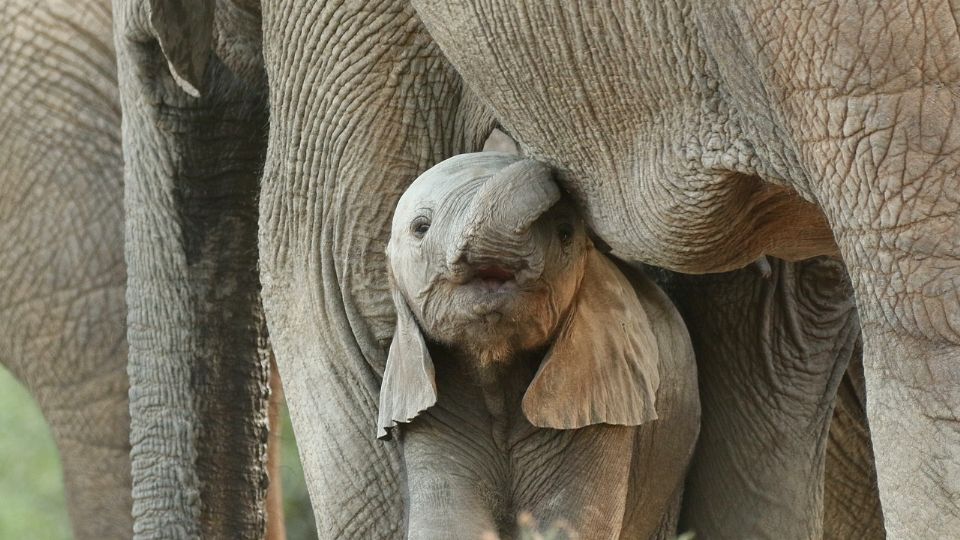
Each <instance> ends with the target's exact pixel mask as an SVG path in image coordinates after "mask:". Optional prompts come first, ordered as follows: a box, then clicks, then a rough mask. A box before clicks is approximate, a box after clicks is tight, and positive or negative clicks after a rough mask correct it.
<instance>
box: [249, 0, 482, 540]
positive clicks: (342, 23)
mask: <svg viewBox="0 0 960 540" xmlns="http://www.w3.org/2000/svg"><path fill="white" fill-rule="evenodd" d="M263 29H264V43H265V47H264V53H265V55H264V61H265V63H266V70H267V74H268V80H269V84H270V92H269V95H270V125H271V131H270V140H269V149H268V152H267V161H266V165H265V168H264V173H263V179H262V188H261V197H260V253H261V261H260V262H261V267H260V268H261V277H262V283H263V297H264V306H265V308H266V313H267V320H268V325H269V328H270V339H271V343H272V345H273V348H274V352H275V354H276V358H277V365H278V366H279V368H280V373H281V376H282V379H283V382H284V392H285V394H286V398H287V404H288V407H289V409H290V415H291V420H292V422H293V425H294V427H295V430H296V433H297V440H298V441H299V442H300V448H301V456H302V458H303V466H304V473H305V476H306V479H307V483H308V487H309V490H310V495H311V501H312V503H313V506H314V512H315V515H316V517H317V521H318V523H317V526H318V530H319V534H320V536H321V537H322V538H395V537H401V536H402V535H403V505H402V491H403V490H402V484H401V482H400V469H401V460H400V455H399V451H398V448H397V445H396V443H384V442H380V441H377V440H376V438H375V434H376V419H377V403H378V397H377V396H378V390H379V387H380V377H381V376H382V373H383V367H384V364H385V360H386V348H385V347H386V345H387V344H389V342H390V338H391V337H392V333H393V328H394V322H395V315H394V312H393V307H392V302H391V299H390V294H389V287H388V278H387V274H386V268H387V265H386V261H385V256H384V251H385V248H386V239H387V237H388V235H389V230H390V219H391V216H392V214H393V210H394V208H395V206H396V203H397V200H398V199H399V197H400V195H401V194H402V193H403V191H404V190H405V189H406V187H407V186H408V185H409V184H410V183H411V182H412V181H413V179H414V178H416V177H417V175H418V174H420V173H421V172H423V171H424V170H426V169H427V168H428V167H430V166H431V165H433V164H434V163H437V162H439V161H441V160H443V159H444V158H446V157H449V156H451V155H453V154H457V153H461V152H465V151H473V150H477V149H479V148H481V146H482V144H483V142H484V140H485V139H486V136H487V135H488V134H489V133H490V131H491V130H492V129H493V121H492V119H491V118H490V117H489V115H488V114H486V113H484V112H483V109H481V108H480V107H479V105H478V104H477V103H476V102H475V101H474V100H473V99H472V98H470V97H469V95H468V94H467V93H466V92H465V91H464V89H463V88H462V86H461V82H460V79H459V76H458V75H457V73H456V72H455V71H454V70H453V68H452V67H451V66H450V65H449V64H448V63H447V62H446V60H445V59H444V58H443V56H442V55H441V53H440V51H439V49H438V48H437V47H436V46H435V45H434V44H433V42H432V41H431V40H430V38H429V37H428V36H427V33H426V31H425V30H424V29H423V28H422V26H421V25H420V23H419V21H418V19H417V17H416V14H415V13H414V12H413V9H412V8H411V7H410V6H409V5H408V4H407V3H406V2H402V1H386V0H385V1H378V2H368V1H361V0H347V1H344V2H313V1H309V0H288V1H284V2H273V3H269V4H265V5H264V6H263Z"/></svg>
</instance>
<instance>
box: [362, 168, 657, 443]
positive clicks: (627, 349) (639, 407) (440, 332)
mask: <svg viewBox="0 0 960 540" xmlns="http://www.w3.org/2000/svg"><path fill="white" fill-rule="evenodd" d="M387 255H388V259H389V264H390V275H391V279H392V283H391V285H392V289H393V299H394V303H395V306H396V311H397V327H396V332H395V335H394V338H393V342H392V344H391V346H390V352H389V356H388V360H387V367H386V372H385V374H384V380H383V385H382V388H381V396H380V417H379V421H378V436H380V437H384V436H386V435H387V431H386V430H387V429H388V428H392V427H394V426H396V424H397V423H398V422H400V423H406V422H410V421H411V420H412V419H413V418H414V417H416V416H417V415H418V414H419V413H420V412H422V411H424V410H426V409H427V408H429V407H431V406H432V405H434V404H435V403H436V401H437V385H436V382H435V380H434V364H433V360H432V359H431V355H430V350H429V348H428V346H427V343H428V342H436V343H438V344H441V345H443V346H445V347H447V348H449V349H450V350H452V351H455V352H456V353H457V354H458V356H461V357H463V358H466V359H468V361H470V362H473V363H474V364H475V366H476V368H477V371H478V373H479V374H480V376H481V377H482V376H483V375H482V374H483V373H484V372H485V371H489V370H495V369H497V368H498V366H503V365H507V364H509V363H510V362H511V361H512V360H513V359H514V358H516V357H517V355H518V354H519V353H530V352H532V351H539V350H543V351H545V353H544V354H545V356H544V358H543V361H542V362H541V363H540V366H539V369H538V370H537V372H536V375H535V376H534V377H533V380H532V381H531V382H530V384H529V386H528V387H527V389H526V393H525V394H524V396H523V399H522V408H523V412H524V414H525V416H526V418H527V419H528V420H529V422H530V423H531V424H533V425H534V426H539V427H551V428H557V429H572V428H579V427H583V426H586V425H590V424H600V423H606V424H620V425H639V424H641V423H644V422H646V421H649V420H652V419H655V418H656V417H657V415H656V412H655V409H654V401H655V395H656V391H657V387H658V384H659V373H658V349H657V340H656V338H655V336H654V334H653V332H652V330H651V322H650V320H649V319H648V316H647V313H646V311H645V310H644V307H643V305H641V302H640V300H639V299H638V297H637V295H636V293H635V292H634V288H633V286H632V285H631V284H630V282H628V280H627V278H626V277H625V276H624V275H623V274H622V273H621V272H620V270H619V269H618V268H617V267H616V266H615V265H614V264H613V262H611V261H610V260H609V259H608V258H607V257H605V256H604V255H603V254H601V253H599V252H598V251H597V250H596V249H595V248H594V247H593V245H592V243H591V241H590V239H589V238H588V236H587V233H586V227H585V225H584V223H583V221H582V220H581V218H580V217H579V216H578V214H577V212H576V209H575V207H574V206H573V204H572V203H571V202H570V201H569V200H567V199H566V198H565V197H564V195H563V194H562V193H561V191H560V189H559V188H558V186H557V185H556V184H555V183H554V181H553V179H552V175H551V171H550V170H549V169H548V168H547V167H546V166H544V165H543V164H541V163H538V162H535V161H532V160H529V159H523V158H520V157H518V156H514V155H508V154H499V153H476V154H464V155H460V156H456V157H453V158H450V159H448V160H446V161H444V162H442V163H440V164H438V165H436V166H435V167H433V168H432V169H430V170H428V171H427V172H425V173H424V174H423V175H422V176H420V177H419V178H418V179H417V180H416V181H415V182H414V183H413V184H412V185H411V186H410V188H409V189H408V190H407V192H406V193H405V194H404V195H403V196H402V197H401V198H400V201H399V203H398V206H397V210H396V213H395V215H394V218H393V227H392V232H391V236H390V242H389V244H388V247H387Z"/></svg>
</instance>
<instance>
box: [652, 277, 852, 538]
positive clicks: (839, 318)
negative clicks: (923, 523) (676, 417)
mask: <svg viewBox="0 0 960 540" xmlns="http://www.w3.org/2000/svg"><path fill="white" fill-rule="evenodd" d="M770 263H771V264H770V266H771V274H770V276H769V277H766V278H765V277H763V276H761V275H760V273H759V272H757V271H756V270H754V269H752V268H746V269H743V270H739V271H736V272H732V273H728V274H719V275H716V276H709V277H708V276H704V277H692V276H676V277H675V278H670V279H669V280H668V281H667V283H669V286H668V290H669V291H670V292H671V293H672V296H673V298H674V299H675V301H676V302H677V305H678V307H679V308H680V311H681V313H682V314H683V316H684V320H685V321H686V323H687V325H688V327H689V329H690V334H691V337H692V338H693V342H694V347H695V349H696V355H697V364H698V367H699V370H700V377H699V379H700V394H701V400H702V407H703V422H702V424H701V425H702V430H701V434H700V441H699V443H698V446H697V453H696V454H695V456H694V460H693V465H692V469H691V472H690V476H689V478H688V481H687V490H686V494H685V497H684V505H683V510H682V512H683V514H682V519H681V527H680V530H688V529H693V530H695V531H697V534H698V535H699V534H702V535H703V536H705V537H707V538H817V537H820V536H821V535H822V522H823V494H822V492H823V480H822V479H823V470H824V462H825V458H826V447H827V440H828V437H827V433H828V430H829V426H830V419H831V416H832V412H833V404H834V396H835V393H836V389H837V385H838V384H839V382H840V379H841V378H842V377H843V373H844V371H845V370H846V366H847V363H848V361H849V360H850V357H851V355H853V354H854V350H855V344H856V341H857V338H858V336H859V328H858V324H857V317H856V312H855V310H854V307H853V302H852V299H851V297H850V290H849V285H848V284H847V281H846V276H845V274H844V272H843V267H842V265H841V264H840V263H839V262H838V261H835V260H830V259H816V260H813V261H808V262H803V263H787V262H784V261H781V260H777V259H771V260H770Z"/></svg>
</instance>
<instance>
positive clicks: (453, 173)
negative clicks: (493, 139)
mask: <svg viewBox="0 0 960 540" xmlns="http://www.w3.org/2000/svg"><path fill="white" fill-rule="evenodd" d="M520 159H522V158H520V157H518V156H516V155H514V154H505V153H501V152H476V153H473V154H460V155H457V156H453V157H452V158H449V159H446V160H444V161H441V162H440V163H438V164H436V165H434V166H433V167H431V168H430V169H428V170H427V171H426V172H424V173H423V174H421V175H420V176H419V177H418V178H417V179H416V180H414V182H413V184H411V185H410V187H409V188H407V191H406V192H404V194H403V196H401V197H400V201H399V202H398V203H397V211H396V212H395V213H394V220H393V227H397V225H398V220H403V221H405V220H407V219H409V218H411V217H412V214H413V213H414V212H416V211H418V210H420V209H421V208H423V207H434V206H435V205H437V204H438V203H440V202H442V201H444V200H445V199H446V198H447V197H448V196H449V195H450V194H451V193H453V192H455V191H457V190H459V189H461V188H463V187H464V186H465V185H467V184H470V183H473V182H480V181H482V180H484V179H486V178H489V177H491V176H493V175H495V174H496V173H497V172H499V171H500V170H502V169H503V168H505V167H507V166H508V165H510V164H512V163H515V162H517V161H519V160H520Z"/></svg>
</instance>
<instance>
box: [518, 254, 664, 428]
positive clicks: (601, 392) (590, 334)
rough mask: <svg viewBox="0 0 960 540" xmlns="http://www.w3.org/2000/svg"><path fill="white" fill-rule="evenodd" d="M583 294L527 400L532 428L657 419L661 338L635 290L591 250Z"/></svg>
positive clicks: (580, 290)
mask: <svg viewBox="0 0 960 540" xmlns="http://www.w3.org/2000/svg"><path fill="white" fill-rule="evenodd" d="M585 265H586V266H585V271H584V275H583V280H582V282H581V284H580V288H579V290H578V292H577V296H576V298H575V300H574V303H573V305H572V306H571V308H570V312H569V314H568V315H567V318H566V320H565V321H564V323H563V325H562V326H561V328H560V331H559V333H558V335H557V338H556V340H555V341H554V343H553V345H552V346H551V347H550V350H549V351H548V352H547V355H546V357H545V358H544V360H543V362H542V363H541V364H540V369H539V371H538V372H537V374H536V375H535V376H534V378H533V381H532V382H531V383H530V386H529V387H528V388H527V392H526V394H525V395H524V397H523V412H524V414H525V415H526V417H527V419H528V420H529V421H530V423H531V424H533V425H535V426H538V427H545V428H554V429H576V428H580V427H584V426H588V425H591V424H617V425H627V426H636V425H640V424H643V423H644V422H649V421H651V420H656V418H657V412H656V408H655V400H656V392H657V388H658V387H659V385H660V373H659V371H658V365H659V351H658V348H657V338H656V336H655V335H654V333H653V330H652V328H651V324H650V320H649V318H648V316H647V312H646V310H644V308H643V305H642V304H641V302H640V300H639V298H638V297H637V294H636V292H635V291H634V288H633V286H632V285H631V284H630V282H629V281H628V280H627V278H626V276H624V275H623V274H622V273H621V272H620V270H619V269H618V268H617V267H616V266H615V265H614V264H613V262H612V261H610V259H608V258H607V257H605V256H604V255H602V254H600V253H599V252H597V251H596V249H595V248H593V247H592V246H591V247H590V248H589V252H588V253H587V255H586V262H585Z"/></svg>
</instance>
